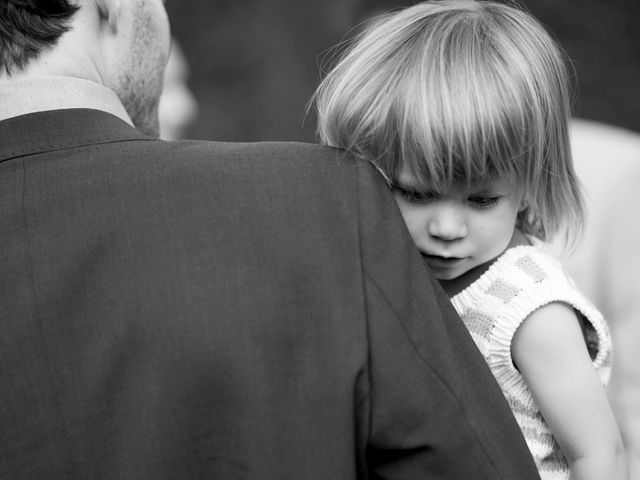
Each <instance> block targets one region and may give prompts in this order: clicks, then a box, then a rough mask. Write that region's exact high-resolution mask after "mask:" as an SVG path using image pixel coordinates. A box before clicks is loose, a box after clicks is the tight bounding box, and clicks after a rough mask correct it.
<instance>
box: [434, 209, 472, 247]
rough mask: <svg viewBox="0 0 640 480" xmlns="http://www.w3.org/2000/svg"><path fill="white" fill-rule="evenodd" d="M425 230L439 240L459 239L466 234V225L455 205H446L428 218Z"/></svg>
mask: <svg viewBox="0 0 640 480" xmlns="http://www.w3.org/2000/svg"><path fill="white" fill-rule="evenodd" d="M427 231H428V232H429V235H431V236H432V237H436V238H439V239H440V240H446V241H451V240H459V239H461V238H464V237H465V236H466V235H467V225H466V222H465V220H464V215H462V214H461V212H458V211H457V209H456V208H455V207H452V206H446V207H442V208H441V209H440V210H439V211H438V212H436V214H435V215H433V216H432V217H431V218H430V219H429V222H428V224H427Z"/></svg>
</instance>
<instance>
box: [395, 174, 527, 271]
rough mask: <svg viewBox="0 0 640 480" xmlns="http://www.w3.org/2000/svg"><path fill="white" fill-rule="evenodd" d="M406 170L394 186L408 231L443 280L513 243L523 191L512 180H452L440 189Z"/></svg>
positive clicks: (483, 261) (485, 259)
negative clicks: (423, 184) (421, 183)
mask: <svg viewBox="0 0 640 480" xmlns="http://www.w3.org/2000/svg"><path fill="white" fill-rule="evenodd" d="M418 185H419V184H418V182H417V181H416V179H415V178H414V177H413V176H412V175H411V174H410V173H408V172H407V171H406V170H403V171H402V172H401V174H400V176H399V178H398V181H397V183H396V185H395V186H394V195H395V198H396V202H397V203H398V206H399V207H400V211H401V212H402V216H403V217H404V221H405V222H406V224H407V227H408V229H409V233H411V236H412V237H413V241H414V242H415V244H416V246H417V247H418V250H420V252H421V253H422V256H423V258H424V260H425V262H426V263H427V264H428V265H429V266H430V267H431V269H432V271H433V273H434V274H435V276H436V278H438V279H439V280H452V279H454V278H457V277H459V276H460V275H462V274H464V273H466V272H468V271H469V270H471V269H472V268H474V267H477V266H479V265H481V264H483V263H485V262H488V261H490V260H492V259H494V258H496V257H497V256H499V255H500V254H501V253H502V252H503V251H504V250H505V249H506V248H507V246H508V245H509V242H510V240H511V237H512V236H513V234H514V231H515V225H516V219H517V216H518V212H519V211H521V210H522V209H523V208H524V205H523V200H522V198H523V193H522V191H521V189H520V188H519V187H517V186H516V182H515V181H513V180H512V179H499V180H487V181H481V182H475V183H472V184H471V185H470V186H467V185H466V183H462V184H454V185H452V186H451V188H450V189H449V190H448V191H445V192H440V193H436V192H435V191H428V190H427V191H425V190H423V189H422V188H421V187H418Z"/></svg>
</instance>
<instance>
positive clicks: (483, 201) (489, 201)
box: [469, 195, 500, 208]
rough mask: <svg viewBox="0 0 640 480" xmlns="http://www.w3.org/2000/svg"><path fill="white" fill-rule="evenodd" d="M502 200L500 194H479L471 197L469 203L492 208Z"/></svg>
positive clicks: (478, 206)
mask: <svg viewBox="0 0 640 480" xmlns="http://www.w3.org/2000/svg"><path fill="white" fill-rule="evenodd" d="M499 201H500V196H499V195H478V196H473V197H469V203H471V204H472V205H473V206H475V207H477V208H491V207H493V206H495V205H497V204H498V202H499Z"/></svg>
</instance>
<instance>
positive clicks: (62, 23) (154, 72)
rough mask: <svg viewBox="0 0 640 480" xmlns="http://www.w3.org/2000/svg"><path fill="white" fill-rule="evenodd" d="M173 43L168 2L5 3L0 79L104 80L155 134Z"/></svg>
mask: <svg viewBox="0 0 640 480" xmlns="http://www.w3.org/2000/svg"><path fill="white" fill-rule="evenodd" d="M170 39H171V36H170V31H169V22H168V19H167V14H166V11H165V8H164V2H163V0H2V1H0V78H3V79H5V80H12V79H24V78H29V77H35V76H43V75H58V76H60V75H62V76H70V77H78V78H82V79H86V80H92V81H95V82H98V83H101V84H103V85H104V86H106V87H108V88H110V89H111V90H113V91H114V92H115V93H116V94H117V95H118V97H119V98H120V100H121V101H122V103H123V104H124V106H125V109H126V110H127V112H128V113H129V115H130V116H131V119H132V120H133V122H134V124H135V125H136V127H137V128H139V129H140V130H141V131H142V132H144V133H146V134H149V135H152V136H157V135H158V118H157V117H158V102H159V99H160V94H161V92H162V81H163V76H164V68H165V66H166V62H167V58H168V56H169V45H170Z"/></svg>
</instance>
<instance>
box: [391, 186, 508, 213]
mask: <svg viewBox="0 0 640 480" xmlns="http://www.w3.org/2000/svg"><path fill="white" fill-rule="evenodd" d="M394 190H395V191H396V192H397V193H398V194H399V195H400V196H401V197H402V199H403V200H405V201H406V202H409V203H413V204H415V205H421V204H425V203H429V202H431V201H433V200H436V199H437V198H438V195H437V194H435V193H431V192H419V191H416V190H406V189H404V188H401V187H397V186H395V187H394ZM501 198H502V197H501V196H500V195H475V196H471V197H468V199H467V201H468V202H469V203H470V204H471V205H472V206H473V207H474V208H478V209H480V210H484V209H489V208H492V207H494V206H496V205H497V204H498V203H499V202H500V199H501Z"/></svg>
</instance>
